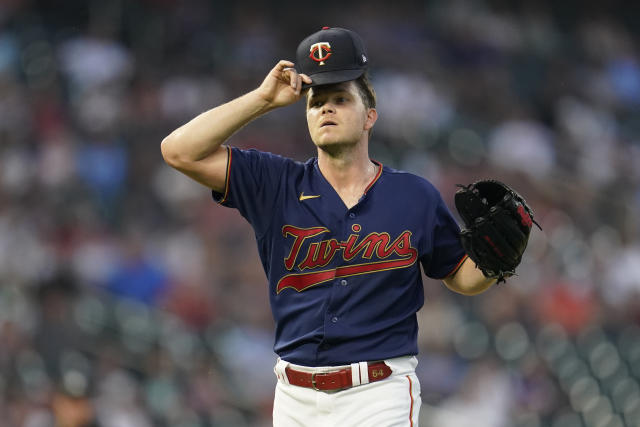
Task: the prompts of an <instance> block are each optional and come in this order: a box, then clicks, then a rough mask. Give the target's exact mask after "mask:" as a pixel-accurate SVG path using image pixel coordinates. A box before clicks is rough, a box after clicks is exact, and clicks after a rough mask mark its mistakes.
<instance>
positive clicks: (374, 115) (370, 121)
mask: <svg viewBox="0 0 640 427" xmlns="http://www.w3.org/2000/svg"><path fill="white" fill-rule="evenodd" d="M376 120H378V111H377V110H376V109H375V108H369V109H367V119H366V120H365V122H364V130H371V128H373V125H374V124H375V123H376Z"/></svg>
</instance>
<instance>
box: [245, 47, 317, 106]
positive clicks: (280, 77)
mask: <svg viewBox="0 0 640 427" xmlns="http://www.w3.org/2000/svg"><path fill="white" fill-rule="evenodd" d="M293 65H294V64H293V62H291V61H287V60H284V59H283V60H281V61H279V62H278V63H277V64H276V66H275V67H273V69H272V70H271V71H270V72H269V74H268V75H267V77H266V78H265V79H264V81H263V82H262V84H261V85H260V87H258V89H257V93H258V95H259V96H260V97H261V98H262V99H264V100H265V101H266V102H267V104H268V105H269V106H270V107H271V108H277V107H284V106H285V105H289V104H293V103H294V102H296V101H298V100H299V99H300V98H301V97H302V95H303V91H302V83H307V84H310V83H311V78H310V77H309V76H307V75H306V74H298V72H297V71H296V70H295V68H293Z"/></svg>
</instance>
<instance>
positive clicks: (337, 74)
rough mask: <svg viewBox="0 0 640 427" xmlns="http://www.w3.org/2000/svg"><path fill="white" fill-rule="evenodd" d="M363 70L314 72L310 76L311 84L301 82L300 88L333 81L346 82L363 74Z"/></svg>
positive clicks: (333, 82) (327, 83)
mask: <svg viewBox="0 0 640 427" xmlns="http://www.w3.org/2000/svg"><path fill="white" fill-rule="evenodd" d="M364 72H365V70H363V69H361V70H340V71H327V72H324V73H315V74H314V75H312V76H309V77H310V78H311V84H307V83H303V84H302V89H308V88H310V87H314V86H321V85H331V84H335V83H342V82H348V81H349V80H355V79H357V78H358V77H360V76H361V75H363V74H364Z"/></svg>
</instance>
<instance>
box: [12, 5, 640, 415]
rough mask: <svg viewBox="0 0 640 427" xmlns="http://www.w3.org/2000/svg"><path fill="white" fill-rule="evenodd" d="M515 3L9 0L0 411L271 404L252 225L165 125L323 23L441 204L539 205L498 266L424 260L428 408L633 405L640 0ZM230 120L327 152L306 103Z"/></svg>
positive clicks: (272, 141)
mask: <svg viewBox="0 0 640 427" xmlns="http://www.w3.org/2000/svg"><path fill="white" fill-rule="evenodd" d="M511 3H512V2H504V1H495V2H492V1H458V0H454V1H437V0H427V1H422V2H419V1H413V2H411V1H400V2H387V1H379V0H375V1H367V2H337V1H327V2H324V3H322V5H315V4H312V5H309V8H306V9H304V10H301V9H300V8H301V6H299V5H298V4H297V3H294V2H291V1H288V0H287V1H281V2H261V3H259V2H255V3H247V2H237V3H234V2H223V1H214V0H211V1H205V0H197V1H195V0H193V1H178V0H131V1H125V0H110V1H98V0H93V1H80V0H67V1H64V2H56V1H47V0H3V1H2V2H0V373H1V375H0V425H1V426H6V427H14V426H16V427H49V426H69V427H75V426H100V427H146V426H167V427H168V426H172V427H207V426H215V427H222V426H232V427H242V426H267V425H270V423H271V404H272V396H273V386H274V384H275V377H274V375H273V373H272V367H273V363H274V361H275V355H274V354H273V351H272V340H273V337H272V326H273V325H272V320H271V313H270V310H269V307H268V300H267V289H266V280H265V278H264V274H263V272H262V270H261V264H260V262H259V260H258V258H257V252H256V249H255V243H254V240H253V235H252V232H251V230H250V227H249V226H248V224H246V222H245V221H244V220H243V219H242V218H241V217H240V215H239V214H238V213H237V212H234V211H232V210H230V209H226V208H222V207H218V206H216V205H215V204H214V203H213V202H212V201H211V198H210V193H209V192H208V191H207V190H206V189H205V188H204V187H200V186H198V185H197V184H194V183H192V182H190V181H189V180H188V179H187V178H185V177H183V176H181V175H180V174H178V173H177V172H174V171H173V170H171V169H170V168H169V167H167V166H166V165H165V164H164V163H163V161H162V158H161V156H160V150H159V144H160V141H161V140H162V138H163V137H164V136H165V135H167V134H168V133H169V132H170V131H171V130H172V129H174V128H175V127H177V126H179V125H180V124H182V123H184V122H185V121H186V120H188V119H189V118H190V117H192V116H194V115H196V114H197V113H199V112H201V111H203V110H205V109H208V108H210V107H212V106H215V105H217V104H219V103H221V102H224V101H226V100H229V99H231V98H233V97H235V96H238V95H240V94H242V93H244V92H246V91H247V90H250V89H252V88H254V87H256V86H257V85H258V84H259V83H260V81H261V80H262V78H263V77H264V75H266V73H267V71H268V70H269V69H270V68H271V67H272V66H273V64H275V62H276V61H277V60H278V59H280V58H291V57H292V56H293V53H294V52H295V48H296V46H297V43H298V41H299V40H301V39H302V37H304V36H305V35H307V34H309V33H311V32H313V31H315V30H317V29H318V28H320V27H321V26H323V25H331V26H343V27H348V28H352V29H354V30H356V31H357V32H358V33H360V34H361V36H362V37H363V39H364V40H366V43H367V46H368V50H369V56H370V57H371V60H372V78H373V81H374V85H375V87H376V90H377V92H378V102H379V112H380V120H379V121H378V124H377V125H376V128H375V131H374V134H373V139H372V143H371V152H372V157H374V158H376V159H377V160H380V161H382V162H383V163H384V164H388V165H390V166H392V167H396V168H401V169H406V170H409V171H412V172H415V173H417V174H420V175H422V176H425V177H427V178H428V179H430V180H431V181H432V182H433V183H434V184H435V185H436V186H437V187H438V188H439V189H440V190H441V192H442V194H443V196H444V197H445V199H446V200H447V202H448V203H451V202H452V200H453V193H454V192H455V184H457V183H468V182H471V181H473V180H476V179H479V178H486V177H492V178H497V179H501V180H504V181H505V182H508V183H510V184H512V185H513V186H514V187H515V188H516V189H518V190H519V191H520V192H521V193H522V194H523V195H524V196H525V198H527V200H528V201H529V203H530V205H531V206H532V207H533V208H534V210H535V212H536V219H537V220H538V221H539V222H540V224H541V225H542V228H543V231H542V232H540V231H534V233H533V235H532V240H531V242H530V247H529V248H528V251H527V253H526V254H525V259H524V261H523V264H522V266H521V267H520V269H519V276H517V277H514V278H512V279H511V280H509V281H508V283H507V284H506V285H500V286H498V287H495V288H493V289H492V290H490V291H488V292H487V293H485V294H483V295H480V296H476V297H462V296H458V295H456V294H453V293H451V292H450V291H447V290H446V288H444V286H443V285H442V284H441V283H439V282H437V281H433V280H427V281H426V282H425V293H426V295H427V301H426V304H425V307H424V308H423V309H422V310H421V312H420V313H419V317H420V326H421V332H420V345H421V354H420V356H419V360H420V364H419V367H418V375H419V377H420V378H421V383H422V399H423V402H424V406H423V409H422V413H421V418H422V424H421V425H423V426H427V427H429V426H438V427H466V426H470V425H473V426H476V427H485V426H486V427H544V426H549V427H622V426H629V427H638V426H640V387H639V381H640V234H639V231H640V230H639V224H640V223H639V221H638V218H639V216H640V168H638V167H637V166H638V165H640V109H639V107H640V50H639V48H640V45H639V41H640V38H639V34H638V26H637V22H638V21H637V20H638V18H639V17H640V15H639V14H638V13H637V12H638V9H637V6H632V5H630V4H626V5H625V4H624V3H623V2H619V3H616V2H613V3H610V4H609V5H608V6H607V7H606V10H605V6H602V5H600V6H595V4H599V3H600V2H586V3H584V2H572V1H569V2H551V1H525V2H513V3H517V4H518V5H517V6H514V5H512V4H511ZM616 4H619V7H616ZM577 5H579V7H577ZM305 7H306V6H305ZM634 8H635V9H634ZM634 23H635V26H634ZM232 143H233V144H234V145H237V146H241V147H257V148H259V149H263V150H267V151H273V152H276V153H281V154H285V155H289V156H291V157H293V158H295V159H299V160H305V159H306V158H308V157H310V156H313V155H314V150H313V146H312V144H311V142H310V140H309V137H308V135H307V131H306V124H305V121H304V112H303V107H302V106H301V105H294V106H291V107H287V108H286V109H283V110H282V111H277V112H274V113H272V114H270V115H269V116H266V117H263V118H261V119H259V120H258V121H256V122H254V123H252V124H251V125H249V126H248V127H247V128H245V129H243V130H242V131H241V132H240V133H239V134H238V135H236V136H235V137H234V138H233V139H232ZM265 215H268V212H266V213H265ZM470 420H473V422H471V421H470Z"/></svg>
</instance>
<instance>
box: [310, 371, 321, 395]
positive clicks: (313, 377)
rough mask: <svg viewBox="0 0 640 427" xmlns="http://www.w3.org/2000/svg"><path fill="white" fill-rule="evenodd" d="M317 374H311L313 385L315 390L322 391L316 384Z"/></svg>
mask: <svg viewBox="0 0 640 427" xmlns="http://www.w3.org/2000/svg"><path fill="white" fill-rule="evenodd" d="M316 374H317V372H313V373H312V374H311V387H312V388H313V389H314V390H315V391H320V389H319V388H318V386H317V385H316Z"/></svg>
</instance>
